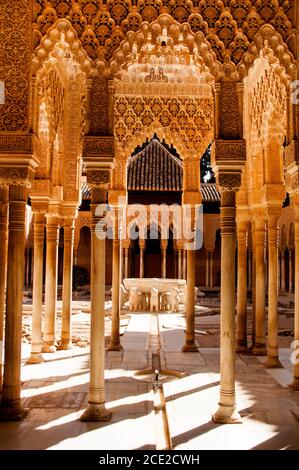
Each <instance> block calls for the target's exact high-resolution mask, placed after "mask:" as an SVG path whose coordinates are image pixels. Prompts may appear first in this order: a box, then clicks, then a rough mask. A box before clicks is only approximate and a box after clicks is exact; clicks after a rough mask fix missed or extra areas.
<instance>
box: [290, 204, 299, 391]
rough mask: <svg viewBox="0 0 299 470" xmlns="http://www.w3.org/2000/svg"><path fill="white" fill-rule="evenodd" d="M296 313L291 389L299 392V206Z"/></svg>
mask: <svg viewBox="0 0 299 470" xmlns="http://www.w3.org/2000/svg"><path fill="white" fill-rule="evenodd" d="M294 210H295V282H294V284H295V312H294V342H293V348H294V351H293V353H292V363H293V364H294V369H293V382H292V383H291V384H290V385H289V388H290V389H291V390H294V391H297V392H298V391H299V204H298V205H297V204H296V205H295V207H294Z"/></svg>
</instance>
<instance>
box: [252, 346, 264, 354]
mask: <svg viewBox="0 0 299 470" xmlns="http://www.w3.org/2000/svg"><path fill="white" fill-rule="evenodd" d="M252 354H253V355H254V356H267V349H266V347H265V345H263V344H255V345H254V347H253V348H252Z"/></svg>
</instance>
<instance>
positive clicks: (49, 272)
mask: <svg viewBox="0 0 299 470" xmlns="http://www.w3.org/2000/svg"><path fill="white" fill-rule="evenodd" d="M46 218H47V225H46V240H47V251H46V285H45V321H44V338H43V340H44V344H43V349H42V351H43V352H45V353H52V352H55V351H56V346H55V340H56V301H57V271H58V267H57V265H58V243H59V225H58V223H59V219H58V217H57V216H56V215H50V214H48V215H47V217H46Z"/></svg>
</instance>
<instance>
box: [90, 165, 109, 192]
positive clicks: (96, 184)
mask: <svg viewBox="0 0 299 470" xmlns="http://www.w3.org/2000/svg"><path fill="white" fill-rule="evenodd" d="M110 181H111V171H110V170H109V169H103V170H102V169H96V170H88V171H87V184H88V185H89V186H90V187H91V188H92V189H93V188H103V189H104V188H105V189H106V191H107V190H108V188H109V185H110Z"/></svg>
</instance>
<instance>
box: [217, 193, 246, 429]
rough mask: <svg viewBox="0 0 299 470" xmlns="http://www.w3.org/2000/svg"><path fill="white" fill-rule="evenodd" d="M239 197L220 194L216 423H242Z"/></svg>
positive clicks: (232, 194)
mask: <svg viewBox="0 0 299 470" xmlns="http://www.w3.org/2000/svg"><path fill="white" fill-rule="evenodd" d="M235 200H236V194H235V192H234V191H223V190H222V191H221V212H220V214H221V215H220V221H221V336H220V402H219V408H218V410H217V411H216V413H215V414H214V415H213V420H214V421H215V422H217V423H236V422H239V421H240V416H239V413H238V412H237V410H236V403H235V395H236V394H235V250H236V222H235V218H236V206H235V204H236V203H235Z"/></svg>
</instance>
